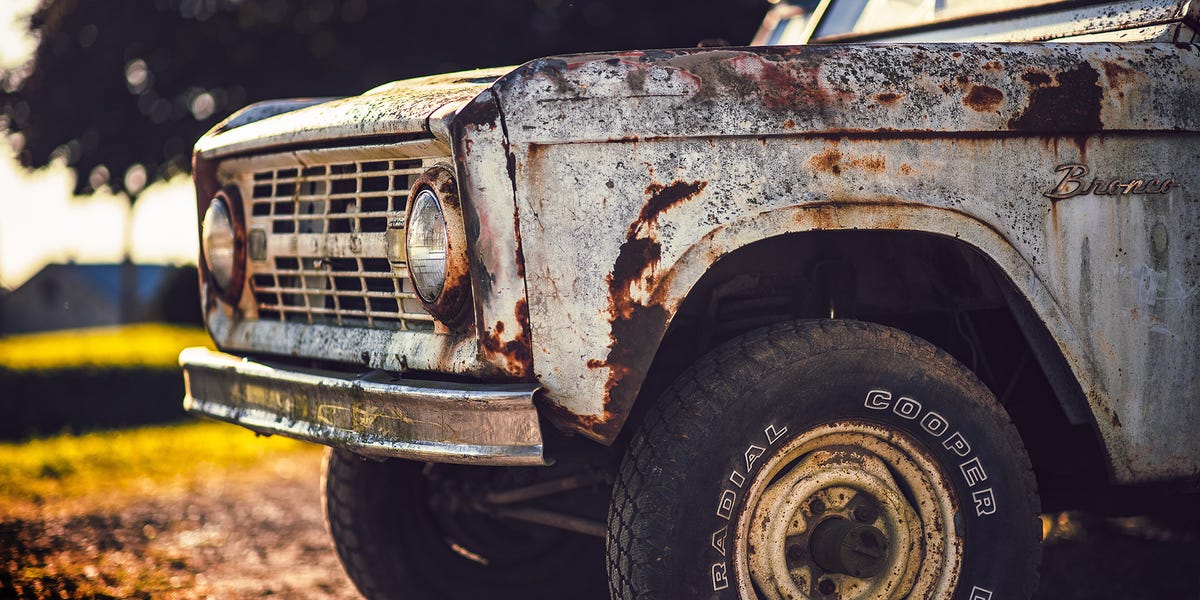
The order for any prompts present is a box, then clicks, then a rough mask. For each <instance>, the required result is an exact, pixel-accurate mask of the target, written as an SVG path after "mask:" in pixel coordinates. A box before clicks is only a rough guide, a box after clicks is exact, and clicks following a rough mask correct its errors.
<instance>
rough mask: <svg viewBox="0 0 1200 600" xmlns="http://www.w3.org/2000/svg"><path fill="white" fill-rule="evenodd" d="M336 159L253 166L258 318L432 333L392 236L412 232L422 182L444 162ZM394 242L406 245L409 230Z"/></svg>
mask: <svg viewBox="0 0 1200 600" xmlns="http://www.w3.org/2000/svg"><path fill="white" fill-rule="evenodd" d="M343 152H345V151H343ZM327 154H333V155H334V158H335V160H330V161H329V162H324V163H321V162H316V163H314V162H312V161H311V160H310V161H305V162H304V164H300V163H299V161H298V160H297V161H296V162H288V161H287V160H281V159H280V157H278V156H276V157H273V158H272V159H271V160H265V161H264V162H265V164H264V165H254V164H253V163H254V159H245V160H246V161H248V162H249V163H250V164H249V165H248V166H249V167H250V169H249V170H248V171H246V172H243V175H242V177H241V179H242V185H243V187H242V189H243V198H246V199H247V200H246V202H247V206H246V222H247V231H248V232H249V234H248V237H249V242H248V243H249V245H250V258H251V260H250V261H249V263H248V271H249V276H250V286H251V289H252V292H253V297H254V302H255V305H256V307H257V310H258V318H259V319H262V320H277V321H288V322H301V323H320V324H328V325H339V326H352V327H367V328H381V329H415V330H430V329H433V318H432V317H431V316H429V313H428V312H426V311H425V309H424V307H423V306H422V305H421V302H420V301H419V300H418V299H417V296H416V293H415V291H414V290H413V286H412V281H411V280H410V279H409V274H408V268H407V265H405V264H404V263H403V262H400V261H399V260H398V259H397V257H395V256H393V257H392V260H389V259H388V250H387V246H388V237H389V233H388V230H389V229H393V230H398V229H402V228H403V226H404V220H405V215H406V214H407V210H408V193H409V188H410V186H411V184H412V182H413V180H414V178H416V177H417V176H419V175H420V174H421V173H423V172H424V171H425V170H426V169H428V168H430V167H432V166H433V165H434V164H435V163H437V162H438V161H440V160H445V157H423V158H378V157H373V156H372V157H370V159H369V160H336V158H339V157H338V156H337V153H327ZM358 154H364V152H361V151H360V152H358ZM316 155H317V156H322V155H321V154H319V153H316ZM262 166H268V167H269V168H261V167H262ZM255 167H258V168H255ZM247 192H248V193H247ZM398 233H399V234H400V235H397V234H398ZM390 237H392V243H393V244H396V243H399V242H400V241H401V240H403V235H402V231H393V232H392V233H391V235H390ZM256 238H257V240H256ZM264 241H265V243H264ZM393 253H394V252H393Z"/></svg>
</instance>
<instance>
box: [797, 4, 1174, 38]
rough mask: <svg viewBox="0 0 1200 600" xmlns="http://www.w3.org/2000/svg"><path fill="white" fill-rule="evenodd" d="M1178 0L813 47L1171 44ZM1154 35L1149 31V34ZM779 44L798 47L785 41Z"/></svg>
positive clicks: (922, 29)
mask: <svg viewBox="0 0 1200 600" xmlns="http://www.w3.org/2000/svg"><path fill="white" fill-rule="evenodd" d="M1189 4H1190V3H1189V2H1187V1H1180V0H1121V1H1119V2H1098V3H1091V4H1090V5H1088V4H1081V3H1079V2H1053V3H1046V4H1043V5H1040V6H1034V7H1033V8H1032V9H1024V10H1016V11H1010V12H1007V13H1000V14H996V15H977V16H972V17H967V18H956V19H950V20H945V21H936V20H935V21H932V22H928V23H923V24H920V25H916V26H911V27H903V28H896V27H895V26H894V25H892V26H889V27H886V28H882V29H878V30H876V31H866V32H862V33H851V34H842V35H823V33H822V27H821V25H817V27H816V32H815V34H814V36H813V40H812V42H813V43H818V44H826V43H857V42H1036V41H1049V40H1063V39H1077V38H1079V37H1082V36H1089V37H1091V38H1093V40H1094V41H1099V40H1098V39H1095V38H1097V37H1100V36H1105V37H1108V38H1109V39H1110V41H1111V40H1116V39H1119V37H1118V36H1120V35H1122V34H1123V33H1125V32H1129V31H1130V30H1134V29H1140V30H1143V31H1142V32H1141V33H1140V35H1138V36H1137V37H1134V38H1131V39H1136V40H1141V41H1146V40H1155V41H1163V42H1166V41H1174V40H1173V38H1172V36H1173V35H1174V33H1175V32H1176V31H1177V30H1178V29H1179V27H1180V26H1181V21H1182V19H1183V18H1184V16H1185V15H1186V14H1187V11H1188V10H1189ZM1151 29H1152V30H1151ZM779 43H781V44H790V43H792V44H794V43H802V42H800V41H793V40H789V39H787V38H784V39H782V40H780V41H779Z"/></svg>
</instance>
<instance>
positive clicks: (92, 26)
mask: <svg viewBox="0 0 1200 600" xmlns="http://www.w3.org/2000/svg"><path fill="white" fill-rule="evenodd" d="M766 8H767V6H766V3H765V2H763V0H691V1H687V0H656V1H654V2H648V1H646V0H573V1H572V0H532V1H531V0H517V1H509V2H489V1H482V0H474V1H472V0H408V1H403V2H401V1H392V0H43V1H42V4H41V5H40V7H39V8H38V9H37V11H36V12H35V13H34V15H33V17H32V19H31V21H30V30H31V31H32V32H33V33H34V34H36V35H37V36H39V43H38V46H37V51H36V53H35V56H34V58H33V60H32V61H31V62H30V63H29V64H27V65H26V66H25V67H24V68H23V69H20V70H18V71H17V72H12V73H4V74H0V128H3V127H5V126H6V127H7V129H8V131H9V132H10V134H12V135H11V138H12V140H13V143H14V146H16V147H17V150H18V152H19V156H20V160H21V162H22V164H24V165H25V166H26V167H29V168H38V167H42V166H44V165H46V164H48V163H49V162H50V161H52V160H54V159H55V158H58V157H61V158H62V159H64V160H65V161H66V163H67V164H68V165H70V167H71V168H72V169H73V170H74V171H75V173H76V176H77V177H76V190H75V191H76V193H79V194H86V193H89V192H91V191H94V190H95V189H97V188H100V187H102V186H105V185H107V186H109V187H110V188H112V189H113V191H115V192H126V193H127V196H128V197H129V198H130V201H131V202H133V201H135V200H136V198H137V195H138V194H139V193H140V192H141V190H142V188H144V187H145V186H146V185H148V184H150V183H153V182H154V181H155V180H157V179H161V178H169V177H171V176H172V175H175V174H177V173H181V172H184V171H186V170H187V169H188V167H189V152H190V149H191V145H192V143H193V142H194V141H195V140H196V138H198V137H199V136H200V134H202V133H203V132H204V131H205V130H206V129H208V128H209V127H211V126H212V125H214V124H215V123H216V122H217V121H218V120H219V119H221V118H223V117H224V116H225V115H227V114H229V113H230V112H232V111H233V110H236V109H237V108H239V107H240V106H242V105H245V104H247V103H249V102H254V101H258V100H263V99H268V98H279V97H294V96H337V95H348V94H354V93H359V92H361V91H362V90H365V89H367V88H370V87H373V86H375V85H378V84H380V83H384V82H387V81H390V80H394V79H400V78H405V77H412V76H417V75H426V74H432V73H438V72H447V71H453V70H461V69H470V68H475V67H486V66H495V65H503V64H515V63H519V62H522V61H525V60H529V59H531V58H536V57H539V56H544V55H548V54H558V53H565V52H582V51H591V50H606V49H630V48H664V47H686V46H694V45H696V44H697V42H699V41H701V40H702V39H709V38H723V39H727V40H730V41H733V42H735V43H744V42H746V41H748V40H749V39H750V37H751V36H752V35H753V34H754V31H755V28H756V26H757V24H758V22H759V20H760V19H761V17H762V14H763V13H764V12H765V10H766Z"/></svg>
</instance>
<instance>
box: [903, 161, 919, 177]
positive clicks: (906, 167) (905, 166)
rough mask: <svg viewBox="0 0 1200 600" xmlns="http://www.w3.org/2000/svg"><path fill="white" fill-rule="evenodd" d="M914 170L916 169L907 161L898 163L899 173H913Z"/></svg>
mask: <svg viewBox="0 0 1200 600" xmlns="http://www.w3.org/2000/svg"><path fill="white" fill-rule="evenodd" d="M916 172H917V171H916V169H913V168H912V166H911V165H909V164H908V163H900V174H901V175H913V174H915V173H916Z"/></svg>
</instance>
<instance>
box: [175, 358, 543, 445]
mask: <svg viewBox="0 0 1200 600" xmlns="http://www.w3.org/2000/svg"><path fill="white" fill-rule="evenodd" d="M180 363H181V364H182V365H183V369H184V380H185V382H186V384H187V397H186V399H185V400H184V407H185V408H186V409H187V410H188V411H190V412H193V413H196V414H200V415H204V416H207V417H212V418H216V419H220V420H223V421H229V422H231V423H237V424H239V425H242V426H244V427H249V428H250V429H253V430H255V431H258V432H261V433H267V434H282V435H286V436H288V437H294V438H298V439H304V440H310V441H316V442H320V443H322V444H326V445H330V446H335V447H338V448H345V449H348V450H353V451H355V452H357V453H360V454H365V455H370V456H381V457H401V458H408V459H414V460H425V461H434V462H450V463H463V464H493V465H543V464H545V460H544V458H543V456H542V436H541V431H540V429H539V427H538V415H537V410H536V409H535V408H534V406H533V395H534V393H535V392H536V391H537V389H538V387H537V386H536V385H528V384H499V385H482V384H475V385H467V384H454V383H443V382H437V383H434V382H428V381H415V380H409V379H399V378H396V377H393V376H391V375H388V374H386V373H383V372H379V371H376V372H367V373H361V374H358V376H351V375H348V374H345V373H335V372H331V371H319V370H315V369H299V368H295V367H282V366H279V365H270V364H266V363H259V362H251V361H249V360H246V359H242V358H239V357H236V356H232V355H228V354H222V353H219V352H212V351H209V350H206V349H204V348H189V349H188V350H186V351H184V353H183V354H182V355H180Z"/></svg>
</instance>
